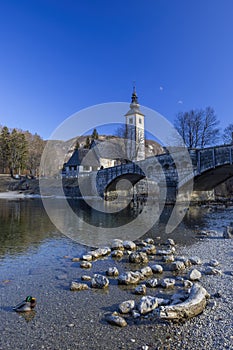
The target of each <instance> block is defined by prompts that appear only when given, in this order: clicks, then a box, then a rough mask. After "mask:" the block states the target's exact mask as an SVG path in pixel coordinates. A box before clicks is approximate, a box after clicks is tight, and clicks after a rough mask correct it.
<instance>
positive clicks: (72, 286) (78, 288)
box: [70, 281, 89, 291]
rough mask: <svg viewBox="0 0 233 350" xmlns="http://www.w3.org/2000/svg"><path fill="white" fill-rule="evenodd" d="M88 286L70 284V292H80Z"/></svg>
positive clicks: (84, 284)
mask: <svg viewBox="0 0 233 350" xmlns="http://www.w3.org/2000/svg"><path fill="white" fill-rule="evenodd" d="M88 288H89V287H88V285H87V284H86V283H78V282H75V281H74V282H71V285H70V290H72V291H81V290H86V289H88Z"/></svg>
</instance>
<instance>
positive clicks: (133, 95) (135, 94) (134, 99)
mask: <svg viewBox="0 0 233 350" xmlns="http://www.w3.org/2000/svg"><path fill="white" fill-rule="evenodd" d="M131 101H132V103H134V104H138V96H137V93H136V87H135V85H134V86H133V93H132V97H131Z"/></svg>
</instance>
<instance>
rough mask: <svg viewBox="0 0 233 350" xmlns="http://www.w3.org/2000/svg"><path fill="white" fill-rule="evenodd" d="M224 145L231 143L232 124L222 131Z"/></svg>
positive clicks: (232, 137)
mask: <svg viewBox="0 0 233 350" xmlns="http://www.w3.org/2000/svg"><path fill="white" fill-rule="evenodd" d="M223 141H224V143H227V144H229V143H233V124H229V125H228V126H227V127H226V128H225V129H224V131H223Z"/></svg>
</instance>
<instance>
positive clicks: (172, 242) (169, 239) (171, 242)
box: [166, 238, 176, 246]
mask: <svg viewBox="0 0 233 350" xmlns="http://www.w3.org/2000/svg"><path fill="white" fill-rule="evenodd" d="M166 244H167V245H172V246H174V245H176V244H175V242H174V240H173V239H172V238H168V239H167V241H166Z"/></svg>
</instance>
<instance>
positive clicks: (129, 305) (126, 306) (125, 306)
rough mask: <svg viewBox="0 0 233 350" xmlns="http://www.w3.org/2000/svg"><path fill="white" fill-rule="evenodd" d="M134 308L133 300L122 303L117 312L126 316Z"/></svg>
mask: <svg viewBox="0 0 233 350" xmlns="http://www.w3.org/2000/svg"><path fill="white" fill-rule="evenodd" d="M134 307H135V301H134V300H126V301H123V302H122V303H121V304H120V305H119V311H120V312H121V313H122V314H128V313H129V312H130V311H132V310H133V309H134Z"/></svg>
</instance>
